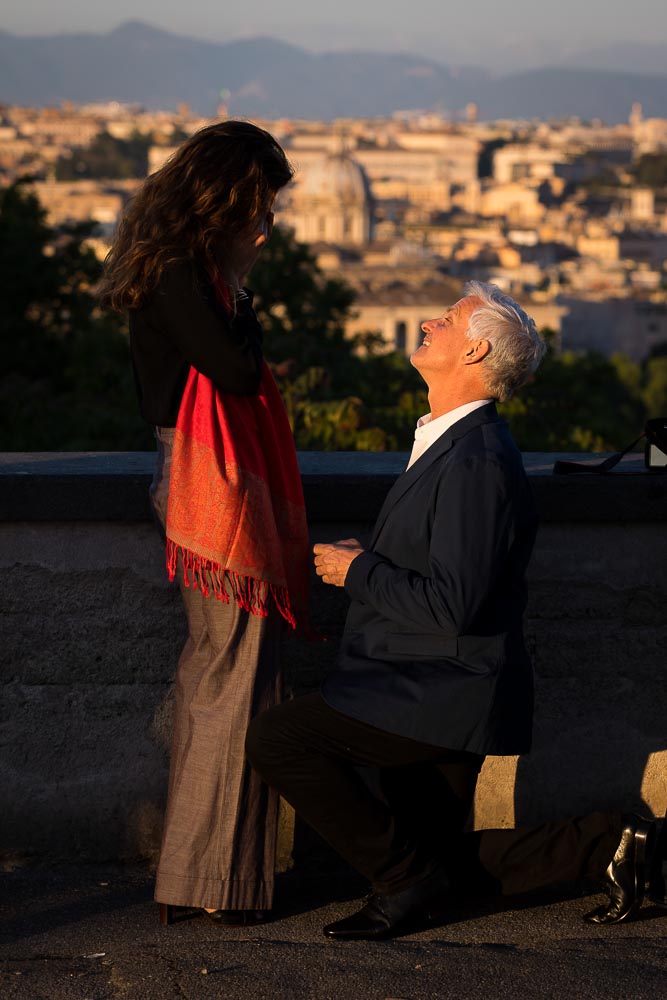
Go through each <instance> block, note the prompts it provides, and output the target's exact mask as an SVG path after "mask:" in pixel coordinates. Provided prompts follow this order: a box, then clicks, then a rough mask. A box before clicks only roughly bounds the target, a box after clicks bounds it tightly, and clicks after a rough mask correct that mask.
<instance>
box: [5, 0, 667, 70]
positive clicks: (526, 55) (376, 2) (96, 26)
mask: <svg viewBox="0 0 667 1000" xmlns="http://www.w3.org/2000/svg"><path fill="white" fill-rule="evenodd" d="M130 19H141V20H143V21H147V22H148V23H150V24H153V25H155V26H156V27H161V28H164V29H166V30H168V31H173V32H176V33H178V34H186V35H191V36H193V37H196V38H208V39H210V40H211V41H230V40H232V39H234V38H239V37H247V36H255V35H261V34H263V35H272V36H274V37H276V38H281V39H283V40H285V41H289V42H292V43H294V44H296V45H300V46H303V47H304V48H307V49H311V50H313V51H326V50H327V49H335V48H357V49H359V48H366V49H376V50H378V49H379V50H382V51H404V52H420V53H421V54H423V55H428V56H430V57H433V58H437V59H441V60H442V61H443V62H447V63H467V64H476V65H484V64H486V65H487V66H488V67H489V68H495V67H498V66H502V67H503V68H508V69H510V68H513V64H514V65H515V66H516V68H517V69H518V68H523V67H525V66H527V65H532V66H539V65H547V64H554V63H555V62H557V61H560V60H562V59H563V58H566V57H567V55H568V54H572V53H575V52H581V51H588V50H591V49H596V48H601V47H603V46H605V45H607V44H609V43H618V42H625V43H627V42H648V43H652V44H658V43H662V44H667V3H666V2H665V0H549V2H547V0H504V2H502V3H498V2H497V0H449V2H448V0H403V2H401V3H400V4H399V3H391V0H389V3H388V2H387V0H334V2H329V3H326V4H322V3H321V0H320V2H318V0H240V2H238V3H236V4H225V3H221V2H219V0H217V2H213V0H186V2H184V0H114V2H105V3H104V4H102V3H100V2H99V0H88V3H81V0H2V4H1V7H0V28H1V29H3V30H5V31H10V32H15V33H16V34H31V35H38V34H53V33H55V32H67V33H70V32H99V31H110V30H112V29H113V28H115V27H117V26H118V25H119V24H121V23H122V22H123V21H126V20H130Z"/></svg>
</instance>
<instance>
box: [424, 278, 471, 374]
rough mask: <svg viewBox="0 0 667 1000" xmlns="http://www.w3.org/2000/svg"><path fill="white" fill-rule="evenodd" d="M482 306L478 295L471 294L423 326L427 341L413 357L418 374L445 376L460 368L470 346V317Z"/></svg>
mask: <svg viewBox="0 0 667 1000" xmlns="http://www.w3.org/2000/svg"><path fill="white" fill-rule="evenodd" d="M483 305H484V303H483V301H482V300H481V299H480V298H478V297H477V296H476V295H468V296H466V298H464V299H459V301H458V302H456V303H455V304H454V305H453V306H450V307H449V309H446V310H445V312H444V313H443V314H442V316H439V317H438V318H437V319H427V320H426V321H425V322H424V323H422V331H423V333H424V339H423V341H422V343H421V346H420V347H418V348H417V350H416V351H415V352H414V354H413V355H412V356H411V358H410V362H411V363H412V364H413V365H414V367H415V368H416V369H417V371H418V372H420V373H421V372H434V371H440V372H442V373H443V374H445V373H449V372H451V371H453V370H454V369H455V368H456V367H457V365H458V364H459V363H460V362H461V361H462V358H463V357H464V355H465V353H466V350H467V349H468V348H469V347H470V341H469V340H468V338H467V337H466V330H467V329H468V324H469V322H470V317H471V315H472V313H473V312H474V311H475V309H477V308H479V306H483Z"/></svg>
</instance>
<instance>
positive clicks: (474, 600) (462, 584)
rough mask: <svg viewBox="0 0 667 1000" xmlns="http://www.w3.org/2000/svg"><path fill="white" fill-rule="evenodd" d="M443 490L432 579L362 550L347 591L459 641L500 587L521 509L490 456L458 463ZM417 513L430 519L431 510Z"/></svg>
mask: <svg viewBox="0 0 667 1000" xmlns="http://www.w3.org/2000/svg"><path fill="white" fill-rule="evenodd" d="M439 486H440V488H439V489H438V492H437V497H436V502H435V509H434V512H433V518H432V529H431V540H430V546H429V574H428V576H422V575H421V574H420V573H417V572H415V571H414V570H411V569H406V568H404V567H401V566H397V565H395V564H394V563H393V562H391V561H390V560H389V559H387V558H385V557H383V556H382V555H380V554H378V553H376V552H363V553H361V554H360V555H358V556H357V558H356V559H354V560H353V561H352V563H351V564H350V567H349V569H348V572H347V576H346V578H345V590H346V592H347V594H348V595H349V597H351V598H352V599H353V600H356V601H362V602H364V603H366V604H369V605H371V606H372V607H373V608H374V609H375V610H376V611H377V612H378V613H379V614H380V615H382V616H383V617H384V618H386V619H387V620H388V621H390V622H393V623H396V624H397V625H399V626H401V627H404V628H406V629H408V630H411V631H420V630H423V631H426V632H440V633H442V634H443V636H447V637H451V638H455V637H458V636H460V635H464V634H465V633H466V632H467V631H468V629H469V626H470V624H471V622H473V621H474V619H475V617H476V615H477V613H478V612H479V610H480V608H481V607H482V606H483V605H484V602H485V601H486V599H487V597H488V595H489V594H490V592H491V590H492V589H493V587H494V586H495V584H496V582H497V579H498V575H499V573H500V572H501V571H502V569H503V567H504V565H505V560H506V557H507V554H508V551H509V548H510V545H511V542H512V537H513V521H514V517H515V512H514V509H513V508H514V504H513V500H512V490H511V486H510V477H509V475H508V473H507V471H506V470H505V469H504V468H503V467H502V465H501V464H500V463H498V462H497V460H489V459H488V458H487V456H479V457H477V456H474V457H471V458H467V459H465V460H464V461H463V462H458V463H457V464H456V465H455V466H454V467H453V468H451V469H449V470H448V472H447V475H446V477H444V479H443V481H441V483H440V484H439ZM390 516H391V515H390ZM415 516H420V517H423V518H424V520H425V521H426V518H427V512H424V511H421V512H415ZM398 530H400V525H399V526H398Z"/></svg>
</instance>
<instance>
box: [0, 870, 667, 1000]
mask: <svg viewBox="0 0 667 1000" xmlns="http://www.w3.org/2000/svg"><path fill="white" fill-rule="evenodd" d="M151 891H152V878H151V875H150V873H149V872H148V870H147V869H146V868H139V867H120V866H113V867H112V866H105V867H100V866H95V867H86V866H77V867H67V868H59V869H48V870H45V869H39V868H33V869H23V870H18V871H14V872H9V873H5V874H3V875H0V892H1V894H2V899H1V909H0V914H1V916H0V934H1V935H2V937H1V943H0V997H2V998H3V1000H135V998H136V1000H172V998H174V1000H190V998H192V1000H194V998H197V1000H207V998H224V1000H399V998H400V1000H441V998H442V1000H449V998H452V1000H482V998H483V1000H495V998H504V997H510V998H514V997H516V998H521V1000H533V998H535V1000H537V998H540V1000H541V998H554V1000H556V998H557V1000H593V998H595V1000H597V998H600V1000H602V998H604V1000H615V998H618V1000H621V998H622V1000H644V998H646V1000H664V998H667V911H665V910H660V909H658V908H657V907H653V906H650V905H647V904H645V905H644V907H643V909H642V910H641V913H640V919H638V920H636V921H634V922H632V923H630V924H628V925H621V926H619V927H611V928H607V929H604V928H595V927H589V926H588V925H586V924H584V923H583V922H582V920H581V915H582V914H583V913H585V912H586V911H587V910H588V909H590V908H591V906H592V905H593V904H594V903H595V901H596V900H595V898H593V897H591V896H590V895H584V894H581V893H580V894H572V893H571V894H570V898H564V897H563V895H561V896H560V897H558V896H555V895H552V896H549V897H545V896H541V897H539V898H530V899H524V900H522V901H521V903H520V905H519V904H517V905H515V906H514V907H513V908H512V909H508V908H507V907H506V906H503V905H502V904H501V905H500V906H494V905H491V904H490V903H487V904H484V905H477V906H470V907H469V908H467V909H465V910H463V911H459V913H458V914H457V916H456V918H455V919H453V920H452V921H451V922H449V923H448V924H446V925H445V926H441V927H438V928H431V929H429V930H427V931H423V932H420V933H416V934H412V935H410V936H407V937H403V938H401V939H399V940H395V941H390V942H382V943H375V944H369V943H361V942H355V943H350V944H336V943H332V942H329V941H326V940H325V939H324V938H323V937H322V935H321V927H322V925H323V924H324V923H326V922H328V921H330V920H334V919H337V918H338V917H340V916H343V915H346V914H347V913H349V912H352V911H353V908H354V902H353V900H354V899H355V898H356V897H357V896H358V895H359V894H360V893H361V892H362V891H363V888H362V887H361V886H360V885H359V884H358V883H355V882H354V880H353V879H352V877H351V876H348V875H347V874H346V873H342V872H339V873H336V874H334V875H329V876H328V877H327V878H323V877H321V876H320V877H316V876H314V875H312V874H311V875H308V874H306V873H304V872H301V873H299V872H298V871H292V872H289V873H287V874H286V875H282V876H280V877H279V888H278V900H277V905H278V907H279V908H280V910H281V912H282V913H283V914H285V915H284V916H283V917H282V918H281V919H279V920H275V921H274V922H272V923H270V924H266V925H263V926H261V927H257V928H252V929H250V930H244V929H242V928H223V929H221V928H218V927H215V926H214V925H213V924H211V923H210V921H206V920H205V919H204V918H203V917H194V918H191V917H188V918H186V919H181V920H179V921H178V922H177V923H175V924H174V925H172V926H171V927H166V928H163V927H160V926H159V923H158V918H157V907H156V905H155V904H154V903H153V902H152V900H151Z"/></svg>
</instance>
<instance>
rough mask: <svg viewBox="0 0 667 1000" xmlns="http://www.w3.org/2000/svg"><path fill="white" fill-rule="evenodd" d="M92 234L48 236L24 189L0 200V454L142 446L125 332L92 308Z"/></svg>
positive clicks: (95, 272)
mask: <svg viewBox="0 0 667 1000" xmlns="http://www.w3.org/2000/svg"><path fill="white" fill-rule="evenodd" d="M91 228H92V227H90V226H76V227H68V228H64V229H62V230H58V231H56V230H54V229H51V228H50V227H49V226H48V225H47V224H46V222H45V213H44V211H43V210H42V208H41V207H40V205H39V202H38V201H37V199H36V197H35V196H34V195H33V194H32V193H31V192H30V191H29V189H28V188H27V186H26V185H25V184H22V183H16V184H13V185H11V186H10V187H8V188H5V189H4V190H2V191H0V275H1V278H0V280H1V281H2V301H3V317H2V321H3V350H4V356H5V364H4V366H3V371H2V375H1V376H0V448H1V449H3V450H7V451H23V450H37V451H39V450H79V449H121V450H122V449H125V448H141V447H148V446H150V440H151V439H150V433H149V432H148V429H147V428H145V426H144V425H143V423H142V421H141V420H140V419H139V417H138V415H137V407H136V399H135V391H134V385H133V378H132V371H131V365H130V360H129V352H128V348H127V336H126V331H125V329H124V326H123V324H122V323H121V322H120V321H119V320H117V319H116V318H115V317H114V316H111V315H109V314H104V313H102V312H101V311H100V309H99V308H98V305H97V302H96V299H95V295H94V291H93V286H94V284H95V282H96V281H97V280H98V277H99V273H100V264H99V261H98V260H97V259H96V257H95V255H94V254H93V252H92V251H91V250H90V249H88V248H87V247H86V245H85V239H86V237H87V236H88V235H90V233H91Z"/></svg>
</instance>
